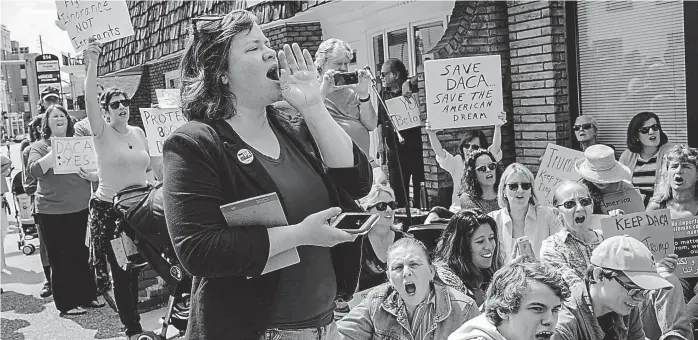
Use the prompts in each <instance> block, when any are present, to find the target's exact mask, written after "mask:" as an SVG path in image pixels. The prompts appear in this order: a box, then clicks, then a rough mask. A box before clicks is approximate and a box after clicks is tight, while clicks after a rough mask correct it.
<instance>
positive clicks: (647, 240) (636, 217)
mask: <svg viewBox="0 0 698 340" xmlns="http://www.w3.org/2000/svg"><path fill="white" fill-rule="evenodd" d="M671 224H672V223H671V215H670V214H669V210H668V209H663V210H654V211H646V212H639V213H634V214H628V215H620V216H614V217H607V218H604V219H602V220H601V229H602V230H603V236H604V238H606V239H607V238H609V237H613V236H618V235H628V236H631V237H634V238H635V239H637V240H639V241H641V242H642V243H644V244H645V245H646V246H647V248H649V250H650V251H651V252H652V254H654V260H655V261H659V260H661V259H663V258H665V257H666V255H667V254H673V253H674V230H673V228H672V226H671Z"/></svg>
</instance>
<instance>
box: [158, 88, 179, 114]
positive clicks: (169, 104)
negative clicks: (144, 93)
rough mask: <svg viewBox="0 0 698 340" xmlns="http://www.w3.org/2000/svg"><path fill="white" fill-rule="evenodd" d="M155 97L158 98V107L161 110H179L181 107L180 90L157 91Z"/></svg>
mask: <svg viewBox="0 0 698 340" xmlns="http://www.w3.org/2000/svg"><path fill="white" fill-rule="evenodd" d="M155 95H156V96H157V97H158V106H160V108H161V109H178V108H180V107H181V105H180V103H179V96H180V94H179V90H177V89H157V90H155Z"/></svg>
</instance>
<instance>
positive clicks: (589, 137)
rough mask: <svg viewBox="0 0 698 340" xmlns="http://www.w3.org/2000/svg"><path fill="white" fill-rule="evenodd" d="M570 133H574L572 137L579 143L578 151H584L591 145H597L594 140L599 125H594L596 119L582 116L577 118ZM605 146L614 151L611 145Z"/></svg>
mask: <svg viewBox="0 0 698 340" xmlns="http://www.w3.org/2000/svg"><path fill="white" fill-rule="evenodd" d="M572 131H574V136H575V137H577V141H578V142H579V150H580V151H585V150H586V149H587V148H588V147H590V146H592V145H596V144H599V142H598V141H597V140H596V138H597V136H598V133H599V125H598V124H597V123H596V118H594V117H593V116H590V115H582V116H579V117H577V120H575V121H574V125H572ZM605 145H606V146H608V147H610V148H611V149H613V151H615V150H616V148H615V147H614V146H613V145H610V144H605Z"/></svg>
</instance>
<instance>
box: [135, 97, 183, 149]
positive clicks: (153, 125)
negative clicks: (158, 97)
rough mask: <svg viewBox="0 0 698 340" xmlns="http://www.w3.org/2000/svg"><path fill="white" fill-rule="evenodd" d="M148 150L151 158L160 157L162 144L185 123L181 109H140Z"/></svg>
mask: <svg viewBox="0 0 698 340" xmlns="http://www.w3.org/2000/svg"><path fill="white" fill-rule="evenodd" d="M140 111H141V118H142V119H143V127H144V128H145V135H146V137H147V139H148V150H149V151H150V155H151V156H162V144H163V143H164V142H165V139H167V137H168V136H169V135H170V134H172V132H174V131H175V130H177V128H178V127H180V126H182V125H184V123H186V122H187V121H186V120H185V119H184V115H182V109H140Z"/></svg>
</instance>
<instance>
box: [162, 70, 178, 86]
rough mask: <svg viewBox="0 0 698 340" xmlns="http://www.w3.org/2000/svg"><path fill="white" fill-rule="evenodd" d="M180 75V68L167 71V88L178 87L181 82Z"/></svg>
mask: <svg viewBox="0 0 698 340" xmlns="http://www.w3.org/2000/svg"><path fill="white" fill-rule="evenodd" d="M179 77H180V73H179V70H174V71H170V72H165V88H166V89H178V88H179V84H180V78H179Z"/></svg>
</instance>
